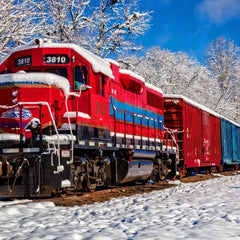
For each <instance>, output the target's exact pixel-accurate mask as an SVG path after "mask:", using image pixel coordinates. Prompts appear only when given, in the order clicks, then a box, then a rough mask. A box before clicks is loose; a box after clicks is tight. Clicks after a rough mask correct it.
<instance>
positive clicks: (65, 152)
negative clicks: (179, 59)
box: [0, 40, 178, 197]
mask: <svg viewBox="0 0 240 240" xmlns="http://www.w3.org/2000/svg"><path fill="white" fill-rule="evenodd" d="M0 73H1V75H0V119H1V120H0V122H1V124H0V132H1V133H0V155H1V158H2V161H1V162H0V163H1V164H0V196H12V197H13V196H14V197H34V196H49V195H51V194H52V193H53V192H55V191H59V190H61V189H64V188H68V189H73V190H80V189H85V190H86V189H89V188H91V187H96V186H102V185H108V184H115V183H124V182H128V181H145V180H147V179H148V178H149V177H150V176H151V177H152V178H153V179H155V180H158V179H164V178H166V177H167V176H175V174H176V167H177V164H178V155H177V151H178V147H177V143H176V139H175V137H174V133H173V132H172V131H171V130H169V129H167V128H165V127H164V116H163V115H164V99H163V94H162V92H161V90H160V89H158V88H156V87H154V86H152V85H151V84H148V83H145V81H144V79H143V78H142V77H140V76H138V75H137V74H134V73H133V72H130V71H128V70H122V69H119V66H118V64H117V63H116V62H115V61H112V60H105V59H101V58H99V57H97V56H95V55H94V54H92V53H90V52H89V51H86V50H85V49H83V48H81V47H79V46H77V45H75V44H63V43H52V42H48V41H44V40H35V41H34V44H33V45H31V46H26V47H22V48H18V49H16V50H14V51H13V52H12V53H11V54H10V55H9V56H8V57H7V58H6V60H5V61H4V62H2V64H1V65H0Z"/></svg>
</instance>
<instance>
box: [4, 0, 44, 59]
mask: <svg viewBox="0 0 240 240" xmlns="http://www.w3.org/2000/svg"><path fill="white" fill-rule="evenodd" d="M0 6H1V9H0V58H2V57H3V56H4V55H5V54H6V53H7V52H8V51H9V50H10V49H11V48H13V47H15V46H18V45H21V44H25V43H26V42H27V41H29V38H32V36H34V35H35V34H37V33H38V32H39V29H40V28H39V25H38V24H37V23H36V22H35V21H36V15H35V10H34V6H33V5H31V4H30V2H29V1H27V0H0Z"/></svg>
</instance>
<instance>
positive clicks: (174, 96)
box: [164, 94, 240, 127]
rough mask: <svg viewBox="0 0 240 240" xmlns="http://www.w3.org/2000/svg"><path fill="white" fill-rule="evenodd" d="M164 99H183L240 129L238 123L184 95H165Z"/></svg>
mask: <svg viewBox="0 0 240 240" xmlns="http://www.w3.org/2000/svg"><path fill="white" fill-rule="evenodd" d="M164 97H166V98H181V99H183V100H184V101H185V102H187V103H190V104H191V105H193V106H196V107H197V108H199V109H202V110H204V111H205V112H208V113H210V114H212V115H213V116H216V117H219V118H222V119H225V120H227V121H229V122H231V123H232V124H234V125H236V126H238V127H240V125H239V124H237V123H236V122H234V121H232V120H230V119H228V118H226V117H224V116H222V115H220V114H218V113H216V112H214V111H213V110H211V109H210V108H207V107H205V106H203V105H201V104H199V103H197V102H195V101H193V100H191V99H190V98H187V97H185V96H183V95H175V94H164Z"/></svg>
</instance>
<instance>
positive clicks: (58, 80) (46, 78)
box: [0, 71, 70, 97]
mask: <svg viewBox="0 0 240 240" xmlns="http://www.w3.org/2000/svg"><path fill="white" fill-rule="evenodd" d="M7 83H15V84H16V83H29V84H31V83H36V84H45V85H54V86H56V87H58V88H60V89H62V90H63V92H64V95H65V96H66V97H68V95H69V89H70V87H69V82H68V80H67V79H66V78H64V77H61V76H58V75H56V74H53V73H26V72H24V71H20V72H18V73H11V74H3V75H0V85H3V84H7Z"/></svg>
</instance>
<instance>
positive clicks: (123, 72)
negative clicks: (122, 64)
mask: <svg viewBox="0 0 240 240" xmlns="http://www.w3.org/2000/svg"><path fill="white" fill-rule="evenodd" d="M119 73H122V74H126V75H130V76H131V77H134V78H136V79H138V80H140V81H142V82H144V83H145V79H144V78H143V77H142V76H140V75H138V74H137V73H135V72H132V71H130V70H127V69H119Z"/></svg>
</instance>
